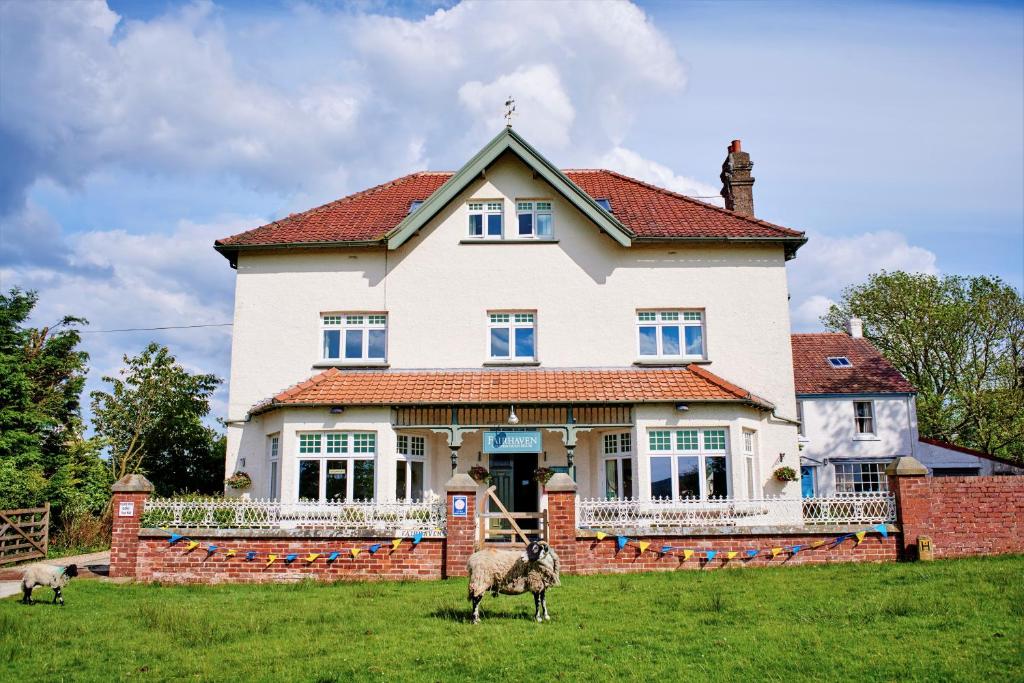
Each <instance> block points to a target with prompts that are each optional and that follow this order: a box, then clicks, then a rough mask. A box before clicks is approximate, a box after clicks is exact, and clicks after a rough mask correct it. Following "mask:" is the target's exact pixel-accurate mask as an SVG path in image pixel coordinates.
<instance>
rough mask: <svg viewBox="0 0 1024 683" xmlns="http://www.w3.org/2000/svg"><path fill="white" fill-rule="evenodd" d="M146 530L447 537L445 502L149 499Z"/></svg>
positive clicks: (143, 521)
mask: <svg viewBox="0 0 1024 683" xmlns="http://www.w3.org/2000/svg"><path fill="white" fill-rule="evenodd" d="M142 526H144V527H165V528H174V529H329V530H331V531H332V532H334V533H338V534H342V535H351V536H359V535H369V534H373V535H387V536H412V535H414V534H416V533H422V534H425V535H428V536H443V535H444V534H445V529H446V526H447V524H446V517H445V505H444V500H443V499H441V498H439V497H436V496H435V497H434V498H431V499H429V500H423V501H394V502H376V501H372V500H371V501H346V502H299V503H282V502H280V501H276V500H261V499H225V498H207V499H181V498H150V499H149V500H147V501H146V506H145V509H144V511H143V515H142Z"/></svg>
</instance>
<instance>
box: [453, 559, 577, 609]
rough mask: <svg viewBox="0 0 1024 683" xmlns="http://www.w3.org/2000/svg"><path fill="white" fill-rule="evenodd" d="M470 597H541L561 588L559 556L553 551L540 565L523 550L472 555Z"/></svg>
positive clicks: (469, 568)
mask: <svg viewBox="0 0 1024 683" xmlns="http://www.w3.org/2000/svg"><path fill="white" fill-rule="evenodd" d="M467 569H468V570H469V597H470V598H473V597H474V596H475V597H480V596H482V595H484V594H485V593H487V592H488V591H492V592H495V593H504V594H505V595H519V594H521V593H526V592H531V593H539V592H541V591H543V590H545V589H546V588H550V587H551V586H559V585H561V582H560V581H559V562H558V555H557V554H555V551H554V550H553V549H550V548H549V549H548V552H547V554H546V555H545V556H544V557H543V558H541V559H540V560H538V561H537V562H530V561H529V560H528V559H527V558H526V555H525V554H524V553H523V552H522V551H520V550H494V549H491V548H488V549H487V550H483V551H479V552H476V553H473V554H472V555H471V556H470V558H469V562H468V563H467Z"/></svg>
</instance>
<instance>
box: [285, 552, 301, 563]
mask: <svg viewBox="0 0 1024 683" xmlns="http://www.w3.org/2000/svg"><path fill="white" fill-rule="evenodd" d="M298 556H299V554H298V553H288V554H287V555H285V556H284V561H285V562H288V563H289V564H290V563H292V562H294V561H295V558H296V557H298Z"/></svg>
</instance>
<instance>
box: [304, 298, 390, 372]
mask: <svg viewBox="0 0 1024 683" xmlns="http://www.w3.org/2000/svg"><path fill="white" fill-rule="evenodd" d="M349 318H358V319H359V320H358V321H355V320H353V321H352V322H351V323H350V322H349ZM389 318H390V316H389V315H388V313H387V311H325V312H322V313H320V351H319V356H318V357H319V358H320V362H321V363H331V364H337V365H366V364H368V363H373V364H381V365H383V364H386V363H387V362H388V343H389V341H390V339H389V337H390V336H391V335H390V334H389V330H388V322H389ZM379 319H383V321H381V320H379ZM329 331H332V332H333V331H337V332H338V357H336V358H334V357H331V356H329V355H327V332H329ZM349 331H359V332H360V354H361V355H360V356H359V358H348V357H346V355H345V352H346V346H347V338H348V334H347V333H348V332H349ZM371 331H383V332H384V355H383V356H381V357H377V356H373V357H371V356H370V355H369V354H370V336H371V335H370V332H371Z"/></svg>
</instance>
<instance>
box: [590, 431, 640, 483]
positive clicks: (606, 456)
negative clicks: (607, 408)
mask: <svg viewBox="0 0 1024 683" xmlns="http://www.w3.org/2000/svg"><path fill="white" fill-rule="evenodd" d="M609 437H612V438H611V439H609ZM623 437H626V439H625V441H626V443H625V444H624V443H623ZM612 443H614V448H613V450H609V449H608V447H609V445H610V444H612ZM600 448H601V451H600V453H601V456H600V458H599V460H600V469H599V471H598V486H599V487H600V491H601V499H602V500H632V499H635V498H636V497H637V496H636V487H637V479H636V451H635V449H634V446H633V431H632V430H629V429H627V430H624V431H617V432H605V433H604V434H602V435H601V446H600ZM610 461H614V463H615V476H616V487H615V489H616V491H615V498H609V497H608V475H607V470H606V468H607V466H608V465H607V463H608V462H610ZM625 462H629V468H630V488H631V491H630V492H629V493H630V495H628V496H627V495H625V493H626V491H625V486H624V480H623V476H622V470H623V466H624V463H625Z"/></svg>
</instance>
